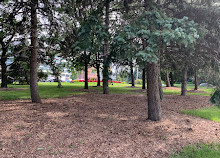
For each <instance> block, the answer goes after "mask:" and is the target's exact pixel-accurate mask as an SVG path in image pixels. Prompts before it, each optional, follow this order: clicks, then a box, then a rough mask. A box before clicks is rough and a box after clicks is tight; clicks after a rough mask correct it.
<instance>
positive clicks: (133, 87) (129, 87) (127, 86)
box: [126, 86, 141, 88]
mask: <svg viewBox="0 0 220 158" xmlns="http://www.w3.org/2000/svg"><path fill="white" fill-rule="evenodd" d="M126 88H141V87H135V86H126Z"/></svg>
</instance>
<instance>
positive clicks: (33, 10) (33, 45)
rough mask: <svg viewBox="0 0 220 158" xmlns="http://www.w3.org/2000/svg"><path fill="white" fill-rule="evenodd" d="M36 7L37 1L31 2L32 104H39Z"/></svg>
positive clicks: (32, 0)
mask: <svg viewBox="0 0 220 158" xmlns="http://www.w3.org/2000/svg"><path fill="white" fill-rule="evenodd" d="M37 6H38V0H31V59H30V90H31V99H32V102H34V103H41V99H40V95H39V90H38V84H37V54H38V34H37Z"/></svg>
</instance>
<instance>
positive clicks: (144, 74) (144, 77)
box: [142, 68, 146, 89]
mask: <svg viewBox="0 0 220 158" xmlns="http://www.w3.org/2000/svg"><path fill="white" fill-rule="evenodd" d="M142 89H146V68H143V70H142Z"/></svg>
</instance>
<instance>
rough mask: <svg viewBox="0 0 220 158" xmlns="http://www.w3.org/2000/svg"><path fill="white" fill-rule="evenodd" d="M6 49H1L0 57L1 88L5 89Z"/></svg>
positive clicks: (6, 85)
mask: <svg viewBox="0 0 220 158" xmlns="http://www.w3.org/2000/svg"><path fill="white" fill-rule="evenodd" d="M6 53H7V48H2V57H1V69H2V70H1V79H2V82H1V88H7V87H8V84H7V65H6V61H7V56H6Z"/></svg>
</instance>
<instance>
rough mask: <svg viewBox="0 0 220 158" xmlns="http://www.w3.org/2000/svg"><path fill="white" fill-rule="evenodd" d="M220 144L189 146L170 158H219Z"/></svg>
mask: <svg viewBox="0 0 220 158" xmlns="http://www.w3.org/2000/svg"><path fill="white" fill-rule="evenodd" d="M219 157H220V144H218V145H216V144H211V145H207V144H205V145H201V144H200V145H191V146H186V147H184V149H183V150H182V151H180V152H178V153H175V154H173V155H172V156H171V158H219Z"/></svg>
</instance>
